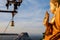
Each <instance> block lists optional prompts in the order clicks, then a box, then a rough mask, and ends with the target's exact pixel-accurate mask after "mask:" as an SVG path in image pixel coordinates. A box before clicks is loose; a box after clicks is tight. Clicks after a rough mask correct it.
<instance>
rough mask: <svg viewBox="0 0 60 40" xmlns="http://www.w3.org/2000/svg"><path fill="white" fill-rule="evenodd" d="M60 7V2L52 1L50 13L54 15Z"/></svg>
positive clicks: (58, 0) (57, 0) (59, 0)
mask: <svg viewBox="0 0 60 40" xmlns="http://www.w3.org/2000/svg"><path fill="white" fill-rule="evenodd" d="M59 7H60V0H50V11H51V12H52V13H53V14H54V13H55V11H56V8H59Z"/></svg>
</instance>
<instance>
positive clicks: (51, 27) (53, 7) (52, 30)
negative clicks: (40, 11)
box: [43, 0, 60, 40]
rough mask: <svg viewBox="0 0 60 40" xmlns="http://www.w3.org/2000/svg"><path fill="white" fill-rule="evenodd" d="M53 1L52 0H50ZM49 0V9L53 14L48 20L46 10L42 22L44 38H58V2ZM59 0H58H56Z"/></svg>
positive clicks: (58, 39)
mask: <svg viewBox="0 0 60 40" xmlns="http://www.w3.org/2000/svg"><path fill="white" fill-rule="evenodd" d="M52 1H54V0H52ZM52 1H50V11H51V12H52V13H53V14H54V15H53V17H52V19H51V20H50V21H49V13H48V12H46V15H45V17H44V21H43V24H44V25H45V27H46V31H45V38H44V40H60V37H59V36H60V6H59V5H60V4H58V2H57V1H56V4H55V3H52ZM58 1H59V0H58Z"/></svg>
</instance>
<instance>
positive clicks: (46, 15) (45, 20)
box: [43, 11, 49, 25]
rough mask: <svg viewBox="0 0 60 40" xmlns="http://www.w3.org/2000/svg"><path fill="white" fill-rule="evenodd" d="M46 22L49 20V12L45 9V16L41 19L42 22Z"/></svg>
mask: <svg viewBox="0 0 60 40" xmlns="http://www.w3.org/2000/svg"><path fill="white" fill-rule="evenodd" d="M48 22H49V13H48V11H46V14H45V17H44V20H43V24H44V25H46V24H47V23H48Z"/></svg>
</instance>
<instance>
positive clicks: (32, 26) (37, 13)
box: [0, 0, 50, 34]
mask: <svg viewBox="0 0 60 40" xmlns="http://www.w3.org/2000/svg"><path fill="white" fill-rule="evenodd" d="M49 1H50V0H23V2H22V4H21V6H20V7H18V10H17V11H18V13H17V14H16V15H15V17H14V22H15V26H14V27H11V26H10V24H9V27H8V29H7V30H6V33H21V32H28V33H30V34H42V33H43V32H44V31H45V26H44V25H43V18H44V16H45V12H46V11H49ZM5 4H6V0H0V10H7V9H6V6H5ZM12 9H13V5H12V6H10V7H9V9H8V10H12ZM10 19H11V13H2V12H0V32H1V33H4V30H5V28H6V27H7V25H8V23H9V21H10Z"/></svg>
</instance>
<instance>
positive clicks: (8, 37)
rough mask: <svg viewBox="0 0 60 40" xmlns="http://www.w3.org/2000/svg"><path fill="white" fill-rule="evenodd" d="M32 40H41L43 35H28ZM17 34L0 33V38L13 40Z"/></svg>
mask: <svg viewBox="0 0 60 40" xmlns="http://www.w3.org/2000/svg"><path fill="white" fill-rule="evenodd" d="M29 36H30V38H31V39H32V40H42V38H43V35H29ZM16 37H17V35H7V34H5V35H0V40H15V39H16Z"/></svg>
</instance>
